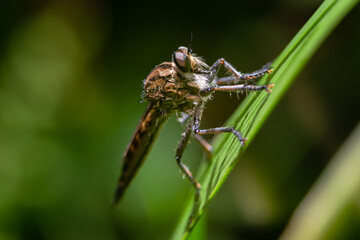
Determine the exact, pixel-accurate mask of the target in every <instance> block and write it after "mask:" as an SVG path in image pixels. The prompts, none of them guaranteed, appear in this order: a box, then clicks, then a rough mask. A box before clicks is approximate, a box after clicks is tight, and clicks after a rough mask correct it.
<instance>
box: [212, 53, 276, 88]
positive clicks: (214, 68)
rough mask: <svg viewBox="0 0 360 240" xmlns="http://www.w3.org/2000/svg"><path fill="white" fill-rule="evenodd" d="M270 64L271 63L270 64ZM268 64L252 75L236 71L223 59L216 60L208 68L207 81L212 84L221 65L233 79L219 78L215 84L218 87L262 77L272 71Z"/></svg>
mask: <svg viewBox="0 0 360 240" xmlns="http://www.w3.org/2000/svg"><path fill="white" fill-rule="evenodd" d="M270 64H271V63H270ZM270 64H269V63H268V64H266V65H265V66H263V67H262V68H261V69H260V70H256V71H254V72H252V73H241V72H239V71H237V70H236V69H235V68H234V67H233V66H232V65H231V64H230V63H229V62H228V61H226V60H225V59H224V58H220V59H218V60H217V61H216V62H215V63H214V64H213V65H212V66H211V68H210V71H209V72H210V73H209V80H210V82H212V81H213V80H214V78H215V76H216V75H217V73H218V72H219V70H220V66H221V65H223V66H224V67H225V68H226V69H227V70H228V71H229V72H231V73H232V74H233V75H234V77H225V78H219V79H218V80H217V81H216V83H217V84H219V85H223V84H236V83H238V82H240V81H245V80H250V79H255V78H259V77H262V76H264V75H265V74H266V73H271V72H272V69H271V68H270Z"/></svg>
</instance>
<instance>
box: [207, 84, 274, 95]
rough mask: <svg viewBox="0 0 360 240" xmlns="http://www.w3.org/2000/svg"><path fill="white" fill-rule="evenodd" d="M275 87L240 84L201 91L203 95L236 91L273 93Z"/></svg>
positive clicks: (272, 85)
mask: <svg viewBox="0 0 360 240" xmlns="http://www.w3.org/2000/svg"><path fill="white" fill-rule="evenodd" d="M272 87H274V84H273V83H272V84H269V85H261V86H255V85H245V84H238V85H228V86H212V87H208V88H205V89H202V90H201V91H200V94H201V95H204V96H205V95H208V94H209V93H212V92H236V91H261V90H265V91H267V92H268V93H270V92H271V88H272Z"/></svg>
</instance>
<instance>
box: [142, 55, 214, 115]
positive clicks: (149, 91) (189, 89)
mask: <svg viewBox="0 0 360 240" xmlns="http://www.w3.org/2000/svg"><path fill="white" fill-rule="evenodd" d="M206 87H209V83H208V80H207V78H206V76H204V75H202V74H195V73H182V72H181V71H179V70H178V69H177V67H176V65H175V64H174V63H173V62H166V63H162V64H160V65H158V66H156V67H155V69H154V70H152V71H151V73H150V74H149V76H148V77H147V78H146V79H145V81H144V91H143V97H144V99H146V100H148V101H150V102H156V103H157V105H158V106H159V107H160V108H172V109H182V110H184V109H187V108H192V107H193V106H194V103H199V102H202V101H203V99H202V97H201V96H200V95H199V91H200V90H201V89H203V88H206Z"/></svg>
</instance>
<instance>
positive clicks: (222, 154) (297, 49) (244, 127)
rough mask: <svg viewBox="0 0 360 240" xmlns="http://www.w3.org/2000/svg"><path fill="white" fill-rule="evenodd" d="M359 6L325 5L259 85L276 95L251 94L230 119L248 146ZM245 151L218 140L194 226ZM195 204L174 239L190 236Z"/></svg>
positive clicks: (231, 140)
mask: <svg viewBox="0 0 360 240" xmlns="http://www.w3.org/2000/svg"><path fill="white" fill-rule="evenodd" d="M357 2H358V0H342V1H337V0H326V1H324V2H323V4H322V5H321V6H320V7H319V8H318V10H317V11H316V12H315V13H314V14H313V16H312V17H311V18H310V19H309V20H308V21H307V23H306V24H305V25H304V26H303V28H302V29H301V30H300V31H299V32H298V34H297V35H296V36H295V37H294V39H293V40H292V41H291V42H290V43H289V45H288V46H287V47H286V48H285V50H284V51H283V52H282V53H281V54H280V55H279V56H278V57H277V58H276V60H275V62H274V63H273V67H274V71H273V73H272V74H271V75H268V76H265V77H263V78H262V79H261V80H260V81H259V85H262V84H267V83H275V87H274V88H273V92H272V93H271V94H268V93H266V92H261V93H257V94H250V95H249V96H248V97H246V98H245V100H244V101H243V102H242V104H241V105H240V107H239V108H238V109H237V110H236V111H235V112H234V114H233V115H232V116H231V117H230V119H229V120H228V124H227V125H229V126H234V127H235V128H236V129H239V130H240V132H241V133H242V134H243V135H244V136H245V137H246V138H247V139H248V142H247V146H248V145H249V143H251V141H252V140H253V138H254V136H255V134H256V133H257V132H258V131H259V129H260V127H261V126H262V124H263V123H264V121H265V120H266V118H267V116H268V115H269V114H270V112H271V111H272V109H273V108H274V107H275V106H276V104H277V103H278V101H279V100H280V98H281V97H282V95H284V93H285V92H286V90H287V89H288V88H289V86H290V85H291V83H292V82H293V80H294V79H295V77H296V76H297V75H298V74H299V72H300V71H301V70H302V69H303V67H304V66H305V64H306V63H307V62H308V61H309V59H310V58H311V56H312V55H313V54H314V53H315V51H316V50H317V49H318V47H319V46H320V45H321V43H322V42H323V41H324V40H325V39H326V37H327V36H328V35H329V34H330V33H331V31H332V30H333V29H334V28H335V27H336V25H337V24H338V23H339V22H340V21H341V19H342V18H343V17H344V16H345V15H346V14H347V13H348V12H349V11H350V10H351V9H352V8H353V7H354V6H355V5H356V3H357ZM245 149H246V147H241V145H240V143H239V142H238V141H237V140H236V138H235V137H234V136H232V135H231V134H222V135H219V136H218V138H216V140H215V142H214V155H213V159H212V162H211V164H210V166H202V167H201V170H200V175H198V176H200V178H199V180H200V184H201V186H202V191H201V203H200V210H199V214H198V216H197V218H196V219H195V221H194V225H195V224H196V222H197V220H198V219H199V217H201V215H202V214H203V212H204V210H205V209H206V207H207V206H208V204H209V202H210V201H211V200H212V198H213V197H214V196H215V194H216V193H217V192H218V191H219V189H220V187H221V185H222V184H223V183H224V181H225V180H226V178H227V176H228V175H229V173H230V172H231V170H232V169H233V168H234V166H235V164H236V163H237V161H238V160H239V157H240V156H241V154H242V153H243V152H244V150H245ZM192 204H193V199H192V198H189V201H188V203H187V205H186V208H185V210H184V212H183V215H182V217H181V219H180V222H179V224H178V226H177V228H176V229H175V232H174V235H173V239H184V238H186V237H187V236H188V234H189V232H187V231H185V230H184V229H185V226H186V222H187V220H188V216H189V213H190V209H191V206H192ZM194 225H193V226H194Z"/></svg>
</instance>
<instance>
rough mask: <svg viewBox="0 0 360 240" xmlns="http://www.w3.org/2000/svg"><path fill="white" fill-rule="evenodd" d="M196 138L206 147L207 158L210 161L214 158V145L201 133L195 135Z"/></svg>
mask: <svg viewBox="0 0 360 240" xmlns="http://www.w3.org/2000/svg"><path fill="white" fill-rule="evenodd" d="M194 138H195V140H196V141H197V142H198V143H199V144H200V146H201V147H202V148H203V149H204V151H205V154H206V157H207V159H208V160H209V161H210V160H211V158H212V150H213V147H212V146H211V144H210V143H208V142H207V141H206V140H205V139H204V138H203V137H202V136H200V135H199V134H195V135H194Z"/></svg>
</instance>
